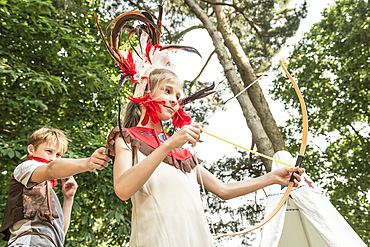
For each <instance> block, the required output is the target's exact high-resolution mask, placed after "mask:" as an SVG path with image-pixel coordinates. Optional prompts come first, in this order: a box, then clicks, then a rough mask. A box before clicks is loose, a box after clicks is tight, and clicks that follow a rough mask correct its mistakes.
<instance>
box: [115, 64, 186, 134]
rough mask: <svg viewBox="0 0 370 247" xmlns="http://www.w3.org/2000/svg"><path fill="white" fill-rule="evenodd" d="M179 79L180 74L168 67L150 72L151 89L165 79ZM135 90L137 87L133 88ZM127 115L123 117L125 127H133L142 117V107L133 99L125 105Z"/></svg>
mask: <svg viewBox="0 0 370 247" xmlns="http://www.w3.org/2000/svg"><path fill="white" fill-rule="evenodd" d="M165 79H166V80H169V79H170V80H171V79H172V80H179V81H180V79H179V78H178V76H177V75H176V74H175V73H174V72H172V71H171V70H168V69H155V70H153V71H152V72H150V75H149V85H150V90H151V91H153V90H154V89H155V88H156V86H157V84H158V83H159V82H161V81H163V80H165ZM135 86H136V84H135ZM133 90H134V91H135V87H134V88H133ZM124 112H125V115H124V118H123V127H125V128H131V127H134V126H136V125H137V124H138V123H139V121H140V117H141V111H140V107H139V106H137V105H136V104H135V103H133V102H132V101H129V102H128V103H127V105H126V107H125V111H124ZM119 114H120V113H119Z"/></svg>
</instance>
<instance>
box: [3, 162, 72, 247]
mask: <svg viewBox="0 0 370 247" xmlns="http://www.w3.org/2000/svg"><path fill="white" fill-rule="evenodd" d="M43 161H44V162H43ZM45 163H48V161H47V160H43V159H36V160H35V159H29V160H27V161H25V162H23V163H21V164H19V165H18V166H17V167H16V168H15V170H14V173H13V175H14V178H15V179H16V180H17V181H18V182H20V183H22V184H23V185H24V186H25V187H26V188H27V189H30V188H32V187H33V186H35V185H37V183H34V182H30V181H29V180H30V178H31V175H32V173H33V172H34V171H35V169H36V168H37V167H39V166H41V165H45ZM52 194H53V196H54V198H55V208H56V211H57V213H58V215H59V218H57V219H54V220H53V224H51V223H50V222H48V221H42V220H41V219H40V218H39V217H38V215H37V214H36V215H35V218H34V219H32V220H29V219H24V220H20V221H18V222H16V223H14V224H13V225H12V226H11V227H10V228H9V231H10V233H11V236H10V239H9V243H11V242H13V240H14V239H15V238H16V237H17V236H18V235H20V234H21V233H23V232H28V231H33V232H38V233H42V234H45V235H47V236H49V237H50V238H52V239H53V241H54V243H55V244H56V246H58V247H59V246H60V247H62V246H63V243H64V237H65V236H64V231H63V229H64V219H63V211H62V207H61V205H60V203H59V200H58V197H57V196H56V194H55V192H54V191H53V190H52ZM15 243H22V244H25V245H28V246H31V247H32V246H53V244H52V243H51V242H50V240H48V239H47V238H45V237H42V236H39V235H25V236H23V237H20V238H18V239H16V241H15V242H14V243H13V244H15Z"/></svg>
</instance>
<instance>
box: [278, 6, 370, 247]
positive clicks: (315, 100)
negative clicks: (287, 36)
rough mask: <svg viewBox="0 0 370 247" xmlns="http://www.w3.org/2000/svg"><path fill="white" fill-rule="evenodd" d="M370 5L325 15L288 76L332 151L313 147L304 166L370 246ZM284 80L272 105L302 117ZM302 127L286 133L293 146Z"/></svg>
mask: <svg viewBox="0 0 370 247" xmlns="http://www.w3.org/2000/svg"><path fill="white" fill-rule="evenodd" d="M369 13H370V4H369V3H368V1H363V0H338V1H336V4H335V5H333V6H332V7H331V8H330V9H325V10H324V12H323V13H322V16H323V19H322V21H321V22H319V23H316V24H315V25H313V26H312V28H311V30H310V31H309V32H308V33H306V34H305V36H304V37H303V38H302V40H300V41H299V43H298V44H297V45H295V46H294V50H293V52H292V53H291V54H290V56H289V58H288V62H287V63H288V69H289V70H290V71H291V74H293V75H294V77H295V78H297V80H298V82H299V87H300V88H301V90H302V93H303V95H304V98H305V101H306V104H307V108H308V115H309V132H310V135H312V136H314V137H319V138H322V139H325V141H326V142H327V146H326V147H324V145H321V144H318V143H311V144H310V145H309V149H308V152H307V155H306V156H307V158H306V159H305V166H307V171H308V172H309V173H310V175H311V176H312V178H313V179H314V180H316V181H320V182H321V185H322V186H323V188H324V189H325V190H326V193H327V194H328V195H329V196H330V200H331V202H332V203H333V205H334V206H335V207H336V208H337V210H338V211H339V212H340V213H341V214H342V215H343V216H344V217H345V219H346V220H347V221H348V222H349V224H350V225H351V226H352V227H353V228H354V230H355V231H356V232H357V233H358V234H359V236H360V237H361V238H362V239H363V240H364V241H365V242H366V243H367V244H370V229H369V211H370V205H369V191H370V183H369V180H368V175H367V172H368V170H369V165H370V164H369V161H370V159H369V158H370V145H369V142H370V136H369V123H370V115H369V110H370V105H369V102H370V72H369V71H370V66H369V57H370V44H369V39H370V32H369V28H370V15H369ZM285 80H286V79H285V77H284V75H280V77H279V79H278V80H276V81H275V82H274V85H273V89H272V90H271V92H272V93H273V94H274V96H275V99H279V100H283V101H284V102H285V103H286V105H290V106H293V108H294V109H299V107H300V106H299V103H298V100H297V99H296V95H294V93H291V92H290V90H288V89H287V88H286V85H287V84H286V83H283V81H285ZM300 126H301V121H300V119H299V118H298V119H297V118H294V117H291V119H290V120H289V121H288V122H287V124H286V126H285V127H284V136H285V137H286V140H289V141H288V143H289V144H288V145H290V146H292V147H293V146H295V145H296V142H295V140H293V138H291V137H293V136H294V135H295V133H297V132H298V133H299V132H300V131H301V130H299V129H300Z"/></svg>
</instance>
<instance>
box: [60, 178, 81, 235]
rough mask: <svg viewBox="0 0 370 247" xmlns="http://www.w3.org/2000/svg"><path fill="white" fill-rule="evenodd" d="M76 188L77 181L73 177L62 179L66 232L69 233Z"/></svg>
mask: <svg viewBox="0 0 370 247" xmlns="http://www.w3.org/2000/svg"><path fill="white" fill-rule="evenodd" d="M76 190H77V183H76V181H75V180H74V178H73V177H69V178H67V179H66V178H63V179H62V192H63V197H64V200H63V209H62V210H63V218H64V229H63V230H64V234H67V231H68V227H69V223H70V222H71V212H72V205H73V199H74V195H75V193H76Z"/></svg>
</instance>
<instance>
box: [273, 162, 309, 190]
mask: <svg viewBox="0 0 370 247" xmlns="http://www.w3.org/2000/svg"><path fill="white" fill-rule="evenodd" d="M296 171H298V172H299V174H297V173H295V172H296ZM292 173H293V176H294V177H295V178H296V179H294V187H297V186H298V183H299V182H300V181H301V175H302V174H303V173H304V169H303V168H298V167H295V168H289V167H283V168H280V169H277V170H275V171H272V172H271V173H270V174H271V176H272V177H273V183H274V184H280V185H289V180H290V177H291V175H292Z"/></svg>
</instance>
